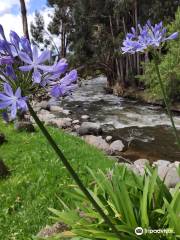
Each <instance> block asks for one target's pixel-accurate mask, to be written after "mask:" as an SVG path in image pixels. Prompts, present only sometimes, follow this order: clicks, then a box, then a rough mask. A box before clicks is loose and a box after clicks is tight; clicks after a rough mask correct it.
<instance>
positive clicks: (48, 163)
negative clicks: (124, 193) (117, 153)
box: [0, 120, 113, 240]
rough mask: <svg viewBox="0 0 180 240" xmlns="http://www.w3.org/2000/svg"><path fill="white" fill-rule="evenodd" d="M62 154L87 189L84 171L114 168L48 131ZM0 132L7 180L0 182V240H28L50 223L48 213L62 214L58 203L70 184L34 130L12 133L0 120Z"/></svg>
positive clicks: (87, 148)
mask: <svg viewBox="0 0 180 240" xmlns="http://www.w3.org/2000/svg"><path fill="white" fill-rule="evenodd" d="M49 130H50V133H51V134H52V136H53V137H54V138H55V140H56V141H57V142H58V144H59V145H60V146H61V149H63V151H64V153H65V155H66V156H67V158H68V159H69V160H70V162H71V163H72V165H73V167H74V169H76V170H77V171H78V173H79V175H80V177H81V179H82V180H83V182H84V183H85V184H86V185H88V182H89V180H90V179H89V174H88V173H87V169H86V167H87V166H88V167H90V168H92V169H98V168H101V169H106V168H108V167H111V166H112V165H113V162H112V161H111V160H109V159H108V158H107V157H106V156H105V155H104V154H103V153H102V152H100V151H98V150H97V149H95V148H94V147H91V146H89V145H87V144H85V143H84V142H83V141H82V140H81V139H79V138H76V137H73V136H70V135H67V134H66V133H64V132H62V131H60V130H58V129H55V128H49ZM0 132H3V133H4V134H5V136H6V139H7V140H8V142H7V143H5V144H3V145H2V146H0V158H2V159H3V161H4V162H5V164H6V165H7V166H8V167H9V168H10V170H11V176H10V177H8V178H7V179H5V180H2V179H0V239H1V240H10V239H12V240H17V239H18V240H22V239H23V240H28V239H32V236H33V235H36V233H37V232H38V231H39V230H40V229H41V228H42V227H43V226H45V225H46V224H51V223H52V222H51V220H50V218H49V216H50V215H51V214H50V212H49V211H48V208H49V207H51V208H57V209H61V207H62V206H61V204H60V201H59V200H58V198H59V197H60V198H63V200H65V201H69V199H67V196H66V197H65V194H64V190H67V189H69V188H72V186H70V185H71V184H72V183H73V181H72V179H71V178H70V177H69V175H68V173H67V171H66V169H65V168H64V167H63V165H62V164H61V163H60V162H59V160H58V158H57V156H56V155H55V153H54V152H53V150H52V149H51V147H50V146H49V144H48V143H47V142H46V140H45V139H44V138H43V136H42V134H41V132H40V131H39V130H38V129H37V131H36V132H35V133H25V132H23V133H17V132H16V131H15V130H14V129H13V125H6V124H4V123H3V122H2V121H1V120H0Z"/></svg>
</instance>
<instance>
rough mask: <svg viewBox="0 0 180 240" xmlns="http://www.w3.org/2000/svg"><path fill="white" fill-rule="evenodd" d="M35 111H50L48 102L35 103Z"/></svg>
mask: <svg viewBox="0 0 180 240" xmlns="http://www.w3.org/2000/svg"><path fill="white" fill-rule="evenodd" d="M33 109H34V111H36V112H39V111H40V110H41V109H44V110H48V109H49V105H48V101H45V100H44V101H41V102H34V103H33Z"/></svg>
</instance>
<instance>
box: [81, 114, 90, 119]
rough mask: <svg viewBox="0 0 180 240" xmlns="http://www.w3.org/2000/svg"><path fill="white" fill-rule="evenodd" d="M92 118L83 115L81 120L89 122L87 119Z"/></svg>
mask: <svg viewBox="0 0 180 240" xmlns="http://www.w3.org/2000/svg"><path fill="white" fill-rule="evenodd" d="M89 118H90V117H89V116H88V115H82V116H81V119H83V120H87V119H89Z"/></svg>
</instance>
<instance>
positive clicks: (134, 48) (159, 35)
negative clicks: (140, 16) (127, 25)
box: [121, 21, 178, 54]
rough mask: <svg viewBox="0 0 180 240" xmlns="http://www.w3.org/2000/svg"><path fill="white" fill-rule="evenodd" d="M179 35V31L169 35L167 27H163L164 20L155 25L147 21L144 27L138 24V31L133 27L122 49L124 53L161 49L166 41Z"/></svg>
mask: <svg viewBox="0 0 180 240" xmlns="http://www.w3.org/2000/svg"><path fill="white" fill-rule="evenodd" d="M177 37H178V32H175V33H173V34H171V35H170V36H169V37H167V29H166V28H165V27H163V24H162V22H160V23H158V24H155V25H154V26H153V25H152V24H151V22H150V21H147V23H146V24H145V26H143V27H141V25H140V24H139V25H138V31H136V30H135V28H133V27H132V28H131V32H130V33H127V35H126V38H125V40H124V41H123V47H122V48H121V49H122V52H123V53H130V54H134V53H135V52H145V51H149V50H151V49H154V48H155V49H159V48H160V47H161V46H162V44H163V43H164V42H166V41H168V40H173V39H176V38H177Z"/></svg>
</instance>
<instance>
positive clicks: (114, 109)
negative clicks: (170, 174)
mask: <svg viewBox="0 0 180 240" xmlns="http://www.w3.org/2000/svg"><path fill="white" fill-rule="evenodd" d="M105 86H106V78H105V77H103V76H100V77H97V78H94V79H92V80H84V81H82V83H81V86H79V87H78V88H77V89H76V91H74V93H73V94H72V96H68V97H66V98H65V99H64V100H63V101H62V102H61V105H62V106H63V107H65V108H66V109H69V110H71V111H72V115H73V118H74V119H80V118H81V116H82V115H88V116H89V117H90V119H89V120H88V121H92V122H98V123H100V124H101V127H102V129H103V135H104V136H107V135H111V136H113V139H121V140H123V142H124V143H125V145H126V148H125V151H124V152H123V153H122V155H123V156H124V157H126V158H128V159H130V160H136V159H139V158H146V159H149V160H150V161H154V160H159V159H164V160H169V161H180V149H179V148H178V146H177V145H176V143H175V138H174V136H173V134H172V129H171V125H170V121H169V119H168V117H167V115H166V113H165V111H164V110H163V109H162V108H160V107H157V106H153V105H150V104H141V103H140V102H138V101H133V100H128V99H125V98H121V97H118V96H115V95H111V94H106V92H105V90H104V87H105ZM174 120H175V123H176V127H177V128H178V131H179V134H180V116H178V115H177V114H176V115H175V116H174Z"/></svg>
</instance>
